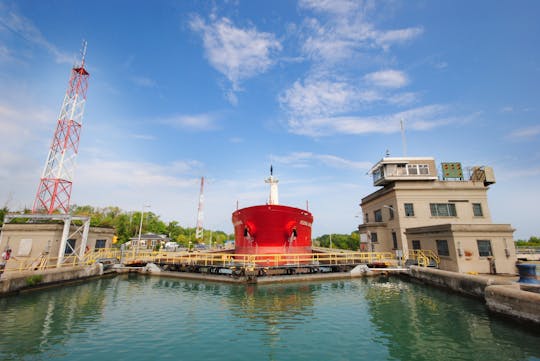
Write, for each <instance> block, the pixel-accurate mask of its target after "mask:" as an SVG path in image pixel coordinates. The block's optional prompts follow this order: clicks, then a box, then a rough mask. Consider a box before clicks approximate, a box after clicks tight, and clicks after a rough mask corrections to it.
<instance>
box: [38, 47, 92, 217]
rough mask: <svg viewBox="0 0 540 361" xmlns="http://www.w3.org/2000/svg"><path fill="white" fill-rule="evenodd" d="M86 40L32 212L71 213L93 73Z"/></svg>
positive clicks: (69, 85)
mask: <svg viewBox="0 0 540 361" xmlns="http://www.w3.org/2000/svg"><path fill="white" fill-rule="evenodd" d="M85 57H86V41H83V45H82V49H81V63H80V65H75V66H73V68H72V69H71V76H70V78H69V83H68V88H67V91H66V95H65V97H64V102H63V103H62V109H61V110H60V116H59V117H58V124H57V126H56V131H55V132H54V136H53V140H52V143H51V147H50V149H49V155H48V156H47V160H46V161H45V167H44V169H43V173H42V175H41V179H40V182H39V188H38V191H37V194H36V199H35V201H34V206H33V208H32V213H36V212H41V211H45V212H47V213H48V214H52V213H55V212H58V211H59V212H61V213H69V200H70V198H71V188H72V186H73V173H74V170H75V160H76V158H77V153H78V150H79V138H80V134H81V126H82V118H83V113H84V105H85V103H86V90H87V89H88V77H89V76H90V74H89V73H88V72H87V71H86V69H85V67H84V66H85V64H84V62H85Z"/></svg>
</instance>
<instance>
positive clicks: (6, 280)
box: [0, 263, 103, 293]
mask: <svg viewBox="0 0 540 361" xmlns="http://www.w3.org/2000/svg"><path fill="white" fill-rule="evenodd" d="M102 274H103V265H102V264H101V263H97V264H94V265H91V266H82V267H66V268H54V269H50V270H44V271H39V272H34V271H24V272H13V273H9V274H3V275H2V278H1V279H0V293H11V292H17V291H19V290H23V289H28V288H35V287H40V286H46V285H51V284H57V283H65V282H69V281H75V280H80V279H85V278H89V277H95V276H100V275H102Z"/></svg>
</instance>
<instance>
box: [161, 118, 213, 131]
mask: <svg viewBox="0 0 540 361" xmlns="http://www.w3.org/2000/svg"><path fill="white" fill-rule="evenodd" d="M216 121H217V119H216V117H215V116H214V115H212V114H191V115H175V116H172V117H170V118H166V119H163V120H161V121H160V122H161V123H163V124H167V125H170V126H173V127H176V128H181V129H187V130H194V131H211V130H216V129H218V125H217V124H216Z"/></svg>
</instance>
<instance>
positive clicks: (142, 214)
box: [133, 204, 150, 257]
mask: <svg viewBox="0 0 540 361" xmlns="http://www.w3.org/2000/svg"><path fill="white" fill-rule="evenodd" d="M145 208H150V205H149V204H144V205H143V206H142V210H141V223H140V225H139V237H138V240H137V254H138V253H139V245H140V244H141V232H142V223H143V219H144V209H145ZM133 257H135V247H133Z"/></svg>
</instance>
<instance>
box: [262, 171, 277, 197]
mask: <svg viewBox="0 0 540 361" xmlns="http://www.w3.org/2000/svg"><path fill="white" fill-rule="evenodd" d="M273 173H274V170H273V168H272V166H270V177H269V178H268V179H265V181H264V182H265V183H268V184H270V198H269V199H268V204H279V198H278V182H279V181H278V180H277V178H274V175H273Z"/></svg>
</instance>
